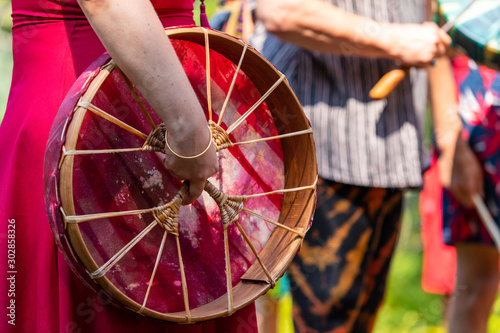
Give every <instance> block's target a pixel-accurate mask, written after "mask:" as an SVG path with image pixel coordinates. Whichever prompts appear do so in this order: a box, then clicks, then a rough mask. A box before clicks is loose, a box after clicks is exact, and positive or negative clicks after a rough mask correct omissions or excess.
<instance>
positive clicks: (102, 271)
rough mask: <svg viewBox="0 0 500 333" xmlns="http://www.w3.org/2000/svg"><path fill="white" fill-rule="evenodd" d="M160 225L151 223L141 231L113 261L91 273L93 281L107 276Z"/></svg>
mask: <svg viewBox="0 0 500 333" xmlns="http://www.w3.org/2000/svg"><path fill="white" fill-rule="evenodd" d="M157 224H158V223H157V222H156V221H153V222H151V223H150V224H149V225H148V226H147V227H146V228H145V229H144V230H143V231H141V232H140V233H139V234H138V235H137V236H135V237H134V239H132V240H131V241H130V242H129V243H128V244H127V245H125V246H124V247H123V248H122V249H121V250H120V251H118V252H117V253H116V254H115V255H114V256H113V257H111V259H109V260H108V261H107V262H106V263H105V264H104V265H102V266H101V267H100V268H99V269H97V270H96V271H95V272H92V273H90V277H91V278H93V279H98V278H100V277H103V276H104V275H106V273H107V272H108V271H109V270H110V269H111V268H112V267H113V266H114V265H115V264H116V263H117V262H118V261H119V260H120V259H121V258H123V256H125V255H126V254H127V253H128V252H129V251H130V250H131V249H132V248H133V247H134V246H135V245H136V244H137V243H139V242H140V241H141V239H143V238H144V236H146V235H147V234H148V233H149V232H150V231H151V230H152V229H153V228H154V227H155V226H156V225H157Z"/></svg>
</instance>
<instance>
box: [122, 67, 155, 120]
mask: <svg viewBox="0 0 500 333" xmlns="http://www.w3.org/2000/svg"><path fill="white" fill-rule="evenodd" d="M116 69H117V70H118V73H119V74H120V76H121V77H122V79H123V81H124V82H125V84H126V85H127V87H128V90H129V91H130V93H131V94H132V96H133V97H134V99H135V101H136V103H137V105H139V108H140V109H141V111H142V113H143V114H144V116H145V117H146V119H147V120H148V122H149V124H150V125H151V127H152V128H156V124H155V122H154V121H153V118H151V115H150V114H149V112H148V110H146V107H145V106H144V103H142V101H141V99H140V98H139V95H138V94H137V92H136V91H135V89H134V87H133V86H132V82H130V80H129V79H128V77H127V76H126V75H125V74H124V73H123V72H122V70H121V69H120V68H119V67H118V66H117V67H116Z"/></svg>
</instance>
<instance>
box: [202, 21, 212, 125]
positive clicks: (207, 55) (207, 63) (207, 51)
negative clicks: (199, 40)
mask: <svg viewBox="0 0 500 333" xmlns="http://www.w3.org/2000/svg"><path fill="white" fill-rule="evenodd" d="M202 29H203V34H204V35H205V67H206V77H207V107H208V120H212V90H211V88H210V81H211V77H210V43H209V40H208V31H207V29H205V28H202Z"/></svg>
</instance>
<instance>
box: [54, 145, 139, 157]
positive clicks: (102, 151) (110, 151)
mask: <svg viewBox="0 0 500 333" xmlns="http://www.w3.org/2000/svg"><path fill="white" fill-rule="evenodd" d="M63 149H64V148H63ZM134 151H144V149H143V148H142V147H139V148H117V149H98V150H67V151H64V152H63V156H66V155H93V154H114V153H128V152H134Z"/></svg>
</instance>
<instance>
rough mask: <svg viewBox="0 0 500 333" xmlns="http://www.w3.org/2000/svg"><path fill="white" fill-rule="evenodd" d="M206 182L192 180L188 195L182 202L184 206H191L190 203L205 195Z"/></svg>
mask: <svg viewBox="0 0 500 333" xmlns="http://www.w3.org/2000/svg"><path fill="white" fill-rule="evenodd" d="M205 182H206V181H205V180H198V181H194V180H190V181H189V183H188V185H189V189H188V193H187V194H186V196H185V197H184V199H183V200H182V204H183V205H189V204H190V203H192V202H193V201H195V200H196V199H198V198H199V196H200V195H201V194H202V193H203V189H204V188H205Z"/></svg>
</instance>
